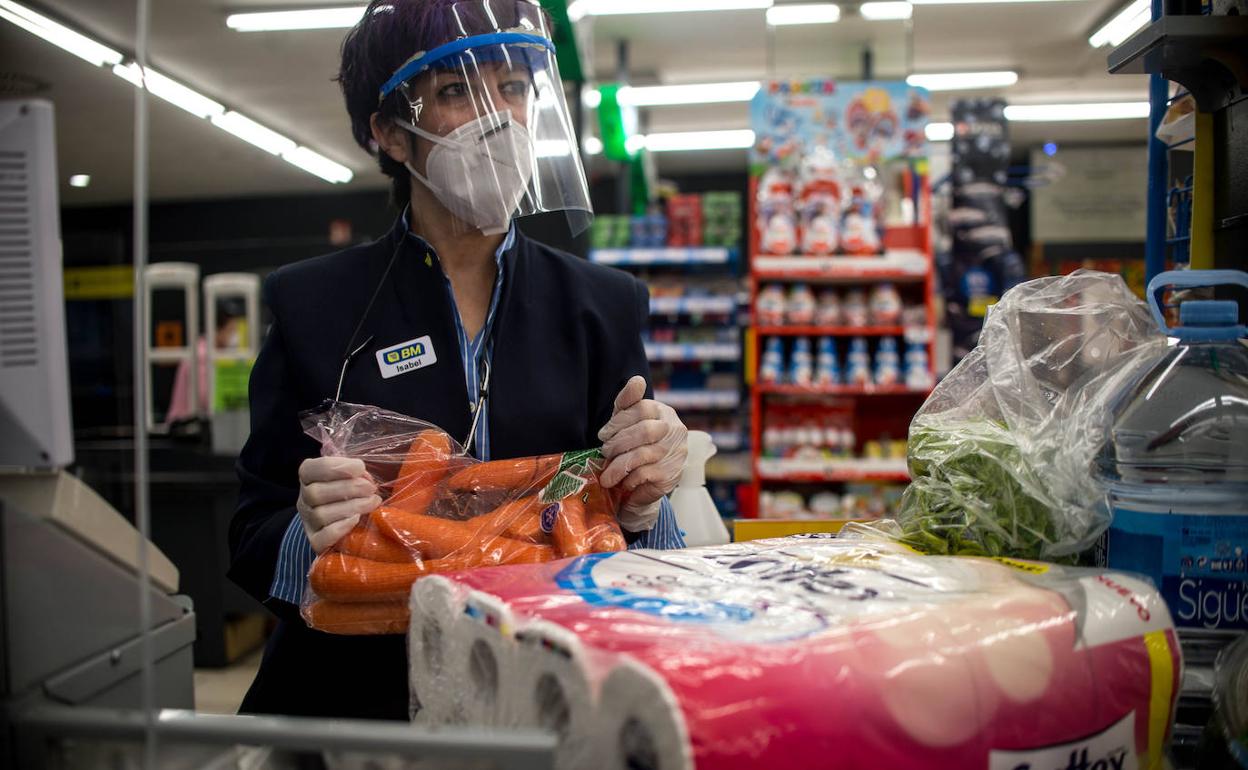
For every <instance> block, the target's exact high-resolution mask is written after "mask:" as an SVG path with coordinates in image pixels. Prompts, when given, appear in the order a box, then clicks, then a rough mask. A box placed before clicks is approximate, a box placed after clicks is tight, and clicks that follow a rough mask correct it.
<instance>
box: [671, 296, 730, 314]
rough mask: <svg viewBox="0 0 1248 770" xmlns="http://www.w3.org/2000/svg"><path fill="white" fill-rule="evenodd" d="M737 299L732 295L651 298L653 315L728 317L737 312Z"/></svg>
mask: <svg viewBox="0 0 1248 770" xmlns="http://www.w3.org/2000/svg"><path fill="white" fill-rule="evenodd" d="M736 309H737V298H736V296H734V295H731V294H716V295H712V296H707V297H651V298H650V313H651V314H652V315H682V314H686V313H687V314H693V315H727V314H729V313H733V312H736Z"/></svg>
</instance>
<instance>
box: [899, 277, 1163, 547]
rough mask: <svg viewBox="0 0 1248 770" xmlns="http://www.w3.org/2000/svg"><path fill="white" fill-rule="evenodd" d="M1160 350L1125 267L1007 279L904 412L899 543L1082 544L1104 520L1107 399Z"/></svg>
mask: <svg viewBox="0 0 1248 770" xmlns="http://www.w3.org/2000/svg"><path fill="white" fill-rule="evenodd" d="M1165 351H1166V345H1165V338H1164V337H1163V336H1162V335H1161V334H1160V333H1159V331H1158V329H1157V326H1156V324H1155V323H1153V321H1152V319H1151V318H1150V317H1149V314H1148V309H1147V308H1146V307H1145V306H1144V303H1143V302H1141V301H1140V300H1139V298H1138V297H1136V296H1135V295H1134V294H1133V293H1132V292H1131V290H1130V289H1128V288H1127V285H1126V284H1125V283H1123V281H1122V278H1120V277H1119V276H1117V275H1111V274H1109V273H1098V272H1093V271H1088V270H1079V271H1076V272H1074V273H1072V274H1070V275H1069V276H1061V277H1050V278H1038V279H1035V280H1032V281H1028V282H1026V283H1022V284H1019V285H1018V286H1016V287H1014V288H1013V289H1011V290H1010V291H1008V292H1006V294H1005V296H1003V297H1002V298H1001V301H1000V302H999V303H998V304H997V305H996V307H994V308H993V311H992V312H991V313H990V314H989V315H988V319H987V321H986V322H985V324H984V330H983V333H982V334H981V335H980V337H979V344H978V345H977V346H976V347H975V349H974V350H972V351H971V353H970V355H968V356H966V357H965V358H963V359H962V361H961V362H960V363H959V364H958V365H957V366H956V367H954V369H953V371H951V372H950V373H949V374H948V375H947V376H946V377H945V378H944V379H943V380H941V382H940V383H939V384H938V385H937V386H936V389H935V390H934V391H933V392H932V395H931V396H930V397H929V398H928V399H927V401H926V402H925V403H924V404H923V407H922V408H921V409H920V410H919V413H918V414H917V415H915V418H914V420H913V422H912V423H911V425H910V443H909V451H908V461H909V466H910V473H911V475H912V477H913V482H912V483H911V484H910V486H909V488H908V489H907V490H906V493H905V496H904V497H903V499H902V504H901V509H900V511H899V513H898V520H899V521H900V523H901V526H902V530H903V532H904V536H905V542H907V543H909V544H910V545H912V546H914V547H916V548H919V549H921V550H924V551H926V552H929V553H950V554H970V555H988V556H1017V557H1022V558H1044V559H1050V560H1057V559H1066V560H1070V559H1073V558H1075V557H1076V555H1078V554H1080V553H1081V552H1083V551H1084V550H1086V549H1088V548H1089V547H1090V546H1092V545H1093V544H1094V543H1095V542H1096V540H1097V538H1098V537H1099V536H1100V535H1101V533H1102V532H1104V530H1105V528H1106V527H1107V526H1108V525H1109V519H1110V512H1109V510H1108V509H1107V508H1106V506H1105V495H1104V489H1103V487H1102V486H1101V484H1100V483H1099V482H1098V481H1097V480H1096V479H1095V478H1094V476H1093V473H1092V464H1093V461H1094V459H1095V458H1096V456H1097V454H1098V453H1099V452H1100V451H1101V444H1102V441H1103V438H1102V437H1103V436H1104V435H1105V433H1106V430H1107V429H1108V427H1109V419H1110V417H1109V415H1110V407H1111V406H1112V405H1113V404H1114V403H1115V399H1116V398H1117V394H1118V391H1119V389H1120V388H1121V387H1122V386H1123V385H1124V384H1125V383H1131V382H1134V381H1135V378H1136V377H1138V376H1139V374H1140V373H1141V372H1142V371H1144V370H1145V369H1146V368H1147V367H1148V366H1150V365H1151V364H1152V363H1153V362H1155V361H1157V360H1158V358H1159V357H1160V356H1161V355H1163V354H1164V353H1165ZM1159 419H1161V418H1160V417H1159Z"/></svg>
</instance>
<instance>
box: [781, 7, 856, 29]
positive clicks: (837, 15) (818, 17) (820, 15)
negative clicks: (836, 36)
mask: <svg viewBox="0 0 1248 770" xmlns="http://www.w3.org/2000/svg"><path fill="white" fill-rule="evenodd" d="M840 19H841V7H840V6H839V5H833V4H832V3H800V4H793V5H773V6H771V7H770V8H768V9H767V23H768V24H769V25H771V26H773V27H779V26H787V25H790V24H834V23H836V22H838V21H840Z"/></svg>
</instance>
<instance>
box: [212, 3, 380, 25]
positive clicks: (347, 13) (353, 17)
mask: <svg viewBox="0 0 1248 770" xmlns="http://www.w3.org/2000/svg"><path fill="white" fill-rule="evenodd" d="M366 7H367V6H363V5H352V6H348V7H339V8H310V9H307V10H297V11H264V12H257V13H232V14H230V15H229V16H226V17H225V26H227V27H229V28H230V29H234V30H238V31H239V32H274V31H288V30H293V29H343V28H345V27H354V26H355V24H356V22H358V21H359V20H360V17H362V16H363V15H364V10H365V8H366Z"/></svg>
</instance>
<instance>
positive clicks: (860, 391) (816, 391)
mask: <svg viewBox="0 0 1248 770" xmlns="http://www.w3.org/2000/svg"><path fill="white" fill-rule="evenodd" d="M757 387H758V391H759V392H760V393H763V394H777V395H785V396H926V395H928V394H929V393H931V391H930V390H927V389H925V388H920V389H917V390H916V389H914V388H907V387H906V386H904V385H878V386H877V385H863V386H860V385H825V386H820V387H813V386H812V387H807V386H805V385H771V384H760V385H758V386H757Z"/></svg>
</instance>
